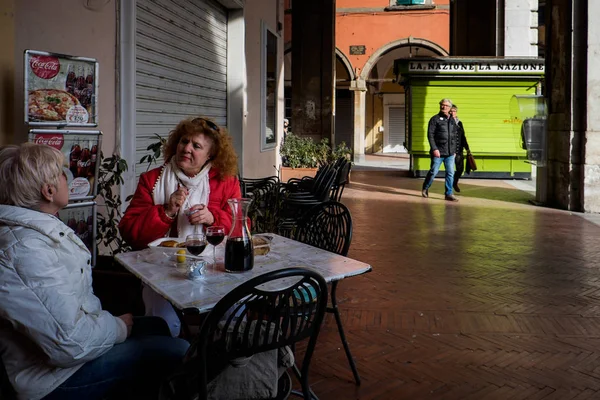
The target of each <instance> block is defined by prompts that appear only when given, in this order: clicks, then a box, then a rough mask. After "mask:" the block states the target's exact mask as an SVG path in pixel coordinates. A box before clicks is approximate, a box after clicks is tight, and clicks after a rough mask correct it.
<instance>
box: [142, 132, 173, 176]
mask: <svg viewBox="0 0 600 400" xmlns="http://www.w3.org/2000/svg"><path fill="white" fill-rule="evenodd" d="M154 136H156V137H157V138H158V142H154V143H152V144H151V145H149V146H148V147H146V150H148V151H151V152H152V154H147V155H145V156H144V157H142V158H141V159H140V164H143V163H145V162H146V163H148V167H147V168H146V171H148V170H150V167H151V166H152V164H155V163H157V160H158V159H159V158H161V157H162V149H163V147H164V145H165V143H167V139H165V138H163V137H162V136H160V135H158V134H156V133H155V134H154Z"/></svg>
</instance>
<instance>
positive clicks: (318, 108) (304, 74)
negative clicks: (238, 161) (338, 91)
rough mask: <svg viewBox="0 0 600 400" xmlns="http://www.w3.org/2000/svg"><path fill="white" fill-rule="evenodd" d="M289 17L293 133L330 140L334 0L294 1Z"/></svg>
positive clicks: (332, 116)
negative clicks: (290, 18)
mask: <svg viewBox="0 0 600 400" xmlns="http://www.w3.org/2000/svg"><path fill="white" fill-rule="evenodd" d="M292 21H293V22H292V88H293V90H292V124H293V127H294V134H296V135H300V136H310V137H312V138H313V139H315V140H317V141H319V140H320V139H322V138H327V139H329V140H330V141H331V142H332V143H333V132H334V131H333V124H334V115H333V104H334V91H335V0H322V1H316V2H315V1H295V2H294V5H293V8H292Z"/></svg>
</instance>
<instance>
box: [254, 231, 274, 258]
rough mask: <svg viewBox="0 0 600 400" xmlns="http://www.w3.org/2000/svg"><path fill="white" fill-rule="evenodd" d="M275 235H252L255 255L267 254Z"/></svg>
mask: <svg viewBox="0 0 600 400" xmlns="http://www.w3.org/2000/svg"><path fill="white" fill-rule="evenodd" d="M272 240H273V236H269V235H262V234H257V235H252V245H253V246H254V255H255V256H266V255H267V254H269V251H271V241H272Z"/></svg>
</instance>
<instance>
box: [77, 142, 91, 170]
mask: <svg viewBox="0 0 600 400" xmlns="http://www.w3.org/2000/svg"><path fill="white" fill-rule="evenodd" d="M91 163H92V153H91V152H90V149H88V148H87V147H86V148H84V149H83V150H82V151H81V157H80V158H79V161H77V177H78V178H79V177H83V178H87V177H88V172H89V170H90V165H91Z"/></svg>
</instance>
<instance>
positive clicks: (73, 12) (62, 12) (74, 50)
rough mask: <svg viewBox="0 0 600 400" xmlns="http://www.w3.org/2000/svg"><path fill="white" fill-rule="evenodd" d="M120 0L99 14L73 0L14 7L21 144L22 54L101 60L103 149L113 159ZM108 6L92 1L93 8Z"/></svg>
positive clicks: (25, 0)
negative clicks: (118, 6)
mask: <svg viewBox="0 0 600 400" xmlns="http://www.w3.org/2000/svg"><path fill="white" fill-rule="evenodd" d="M115 2H116V1H115V0H109V1H108V2H107V3H106V5H104V6H102V7H99V8H98V9H96V10H90V9H88V8H86V7H84V5H83V4H84V3H85V2H83V1H74V0H52V1H47V0H19V1H16V2H15V31H16V33H15V49H14V54H15V60H16V67H15V77H14V79H15V85H14V86H15V95H14V101H15V110H14V118H15V130H16V131H17V133H18V135H17V138H18V139H19V140H17V141H19V142H23V141H25V140H26V139H27V137H26V134H27V128H26V126H25V123H24V122H23V120H24V115H23V106H22V105H23V101H24V92H23V90H24V89H23V52H24V51H25V50H27V49H31V50H40V51H49V52H56V53H62V54H69V55H76V56H82V57H90V58H95V59H97V60H98V63H99V70H100V78H99V81H98V86H99V89H98V96H99V99H98V101H99V104H98V113H99V116H98V120H99V124H98V129H100V130H101V131H102V132H103V133H104V136H103V143H102V149H103V151H104V154H105V155H106V154H111V153H112V151H113V148H114V145H115V128H116V123H115V115H116V113H115V108H116V104H115V49H116V32H117V28H116V23H117V16H116V6H115ZM103 3H105V2H99V1H90V2H89V4H90V5H96V4H99V5H102V4H103Z"/></svg>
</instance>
